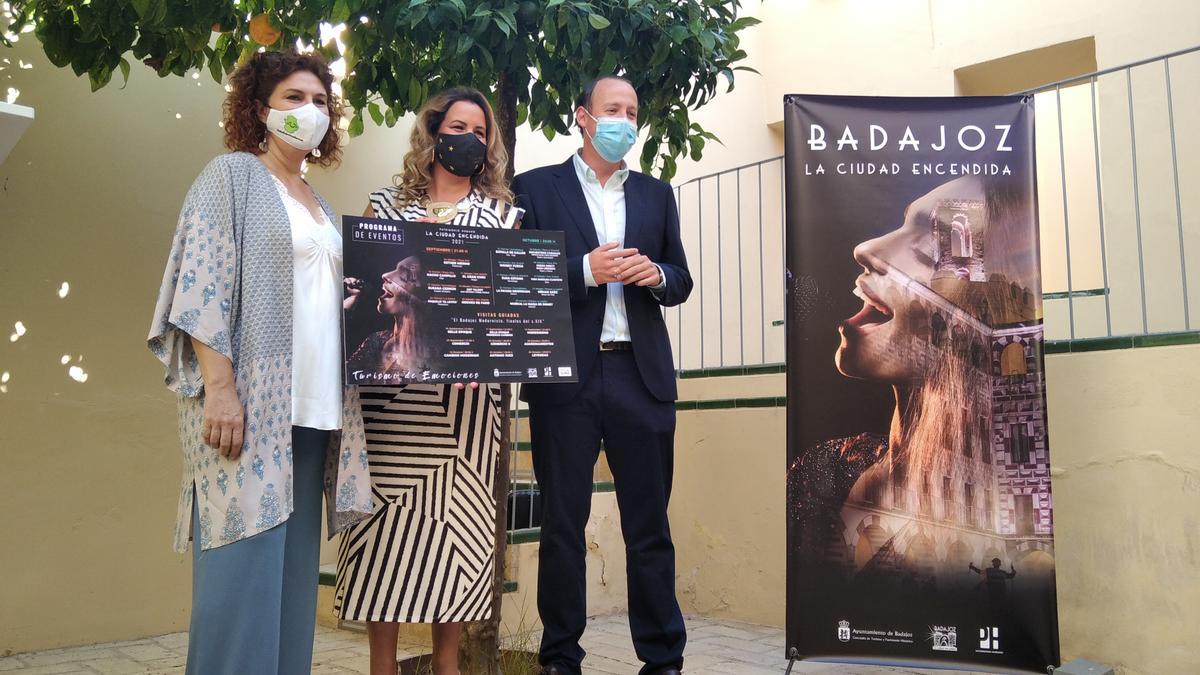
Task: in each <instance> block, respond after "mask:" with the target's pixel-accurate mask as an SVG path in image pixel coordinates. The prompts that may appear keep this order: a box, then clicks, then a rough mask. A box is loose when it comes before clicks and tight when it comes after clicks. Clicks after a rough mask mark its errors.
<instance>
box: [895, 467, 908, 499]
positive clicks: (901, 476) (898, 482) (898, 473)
mask: <svg viewBox="0 0 1200 675" xmlns="http://www.w3.org/2000/svg"><path fill="white" fill-rule="evenodd" d="M906 481H907V476H906V470H905V467H904V464H902V463H900V462H896V463H894V464H892V508H894V509H897V510H899V511H907V510H908V499H907V498H906V492H905V489H904V487H905V482H906Z"/></svg>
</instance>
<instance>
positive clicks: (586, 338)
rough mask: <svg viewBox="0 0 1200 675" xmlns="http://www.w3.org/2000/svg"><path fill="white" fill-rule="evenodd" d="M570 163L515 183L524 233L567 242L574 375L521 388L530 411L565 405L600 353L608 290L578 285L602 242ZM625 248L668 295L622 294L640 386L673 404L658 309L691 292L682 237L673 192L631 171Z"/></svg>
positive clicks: (635, 289) (671, 370) (670, 363)
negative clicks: (659, 276)
mask: <svg viewBox="0 0 1200 675" xmlns="http://www.w3.org/2000/svg"><path fill="white" fill-rule="evenodd" d="M574 162H575V160H574V158H573V157H572V158H569V159H567V161H566V162H563V163H562V164H558V165H556V166H544V167H541V168H539V169H534V170H532V171H527V172H525V173H523V174H521V175H519V176H517V177H516V179H514V180H513V192H514V193H515V194H516V198H517V205H518V206H520V207H521V208H523V209H525V217H524V219H523V220H522V221H521V228H522V229H528V230H558V231H561V232H563V233H564V235H565V238H566V243H567V280H568V285H569V286H570V291H571V322H572V325H573V328H574V334H575V360H576V365H577V367H578V371H579V381H578V382H576V383H569V384H526V385H524V386H523V387H521V398H522V399H524V400H526V401H529V402H531V403H538V402H545V403H566V402H567V401H570V400H571V399H572V398H573V397H574V396H575V394H577V393H578V392H579V389H580V388H581V387H582V386H583V384H584V383H585V382H586V380H587V377H588V376H589V375H590V374H591V372H592V366H593V365H595V362H596V357H597V356H598V355H599V353H600V330H601V327H602V325H603V323H604V308H605V304H606V299H607V290H606V289H605V287H604V286H599V287H588V286H587V284H586V283H585V282H584V279H583V258H584V256H586V255H587V254H588V253H590V252H592V250H594V249H595V248H596V247H597V246H599V245H600V242H599V241H598V238H597V236H596V227H595V225H594V224H593V223H592V215H591V211H590V210H589V209H588V205H587V200H586V198H585V197H584V196H583V187H582V186H581V185H580V184H579V176H577V175H576V173H575V163H574ZM625 247H626V248H636V249H637V250H638V252H639V253H641V254H643V255H645V256H647V257H649V258H650V260H652V261H654V262H655V263H658V265H659V266H660V267H662V271H663V276H664V277H666V281H667V287H666V289H664V290H663V291H662V292H661V294H660V296H661V297H658V298H656V297H655V296H654V294H653V293H651V292H650V289H649V288H647V287H645V286H634V285H628V286H625V287H624V290H625V312H626V314H627V315H628V319H629V335H630V339H631V340H632V341H633V356H634V359H635V360H636V361H637V367H638V372H639V373H640V374H641V376H642V382H643V383H644V384H645V385H646V388H647V389H648V390H650V393H651V394H653V395H654V397H655V398H657V399H658V400H660V401H674V400H675V399H676V397H677V396H678V392H677V389H676V386H675V360H674V358H673V357H672V356H671V340H670V337H669V336H668V335H667V325H666V322H665V321H664V320H663V315H662V307H664V306H666V307H672V306H674V305H678V304H680V303H682V302H683V301H684V300H687V298H688V296H689V295H690V294H691V292H692V275H691V273H690V272H688V266H687V258H686V256H685V255H684V252H683V241H682V240H681V239H680V236H679V210H678V208H677V207H676V205H675V193H674V191H673V190H672V189H671V186H670V185H667V184H666V183H664V182H662V181H660V180H658V179H656V178H651V177H650V176H647V175H645V174H642V173H637V172H635V171H630V172H629V177H628V178H627V179H626V181H625Z"/></svg>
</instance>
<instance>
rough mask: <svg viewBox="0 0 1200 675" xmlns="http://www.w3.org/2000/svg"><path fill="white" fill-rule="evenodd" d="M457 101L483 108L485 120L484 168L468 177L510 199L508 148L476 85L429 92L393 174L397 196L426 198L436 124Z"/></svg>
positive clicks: (489, 191) (482, 190)
mask: <svg viewBox="0 0 1200 675" xmlns="http://www.w3.org/2000/svg"><path fill="white" fill-rule="evenodd" d="M459 101H467V102H469V103H474V104H475V105H477V106H479V107H480V108H481V109H483V116H484V118H485V119H486V120H487V156H486V157H485V159H484V162H483V171H481V172H479V173H478V174H476V175H474V176H472V177H471V187H472V189H474V190H476V191H477V192H479V193H480V194H482V195H483V196H485V197H488V198H491V199H498V200H500V201H501V202H504V203H505V204H508V205H511V204H512V202H513V194H512V191H511V190H509V189H508V183H507V181H506V180H505V173H507V170H508V152H507V151H505V149H504V144H503V143H502V142H501V141H500V134H499V131H498V130H497V129H496V115H495V114H494V113H493V112H492V106H491V104H490V103H488V100H487V97H485V96H484V95H483V94H482V93H481V92H480V91H479V90H478V89H474V88H472V87H454V88H452V89H447V90H445V91H443V92H441V93H439V94H435V95H434V96H431V97H430V98H429V100H427V101H425V105H423V106H421V110H420V111H418V112H417V123H416V124H415V125H414V126H413V130H412V136H411V137H410V138H409V150H408V153H407V154H405V155H404V169H403V171H402V172H401V173H398V174H396V175H395V176H393V177H392V183H393V184H394V185H395V186H396V187H398V188H400V199H402V200H403V201H404V202H410V201H420V200H421V199H423V198H425V196H426V193H427V191H428V190H429V186H430V185H432V184H433V163H434V162H435V161H437V160H436V158H435V157H434V149H435V148H436V146H437V136H438V128H440V127H441V126H442V121H443V120H445V119H446V112H447V111H448V110H450V106H452V105H454V104H455V103H458V102H459Z"/></svg>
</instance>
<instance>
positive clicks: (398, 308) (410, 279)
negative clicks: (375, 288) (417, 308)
mask: <svg viewBox="0 0 1200 675" xmlns="http://www.w3.org/2000/svg"><path fill="white" fill-rule="evenodd" d="M424 272H425V269H424V266H423V265H422V264H421V259H420V258H418V257H417V256H415V255H411V256H409V257H407V258H405V259H403V260H401V261H400V262H398V263H396V269H394V270H391V271H389V272H384V273H383V275H382V277H381V278H382V279H383V291H382V292H381V293H380V295H379V303H378V309H379V313H380V314H401V313H403V312H404V311H405V310H406V309H411V308H412V307H413V306H414V305H420V304H424V302H425V299H426V298H425V279H424Z"/></svg>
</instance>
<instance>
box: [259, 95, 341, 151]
mask: <svg viewBox="0 0 1200 675" xmlns="http://www.w3.org/2000/svg"><path fill="white" fill-rule="evenodd" d="M267 129H268V130H270V132H271V133H273V134H275V137H276V138H278V139H279V140H281V141H283V142H284V143H287V144H288V145H290V146H292V147H293V148H296V149H297V150H306V151H307V150H313V149H315V148H316V147H317V146H319V145H321V141H323V140H325V132H326V131H328V130H329V115H326V114H325V113H323V112H321V109H320V108H318V107H317V106H315V105H313V104H312V103H305V104H304V105H302V106H300V107H299V108H292V109H291V110H276V109H275V108H271V112H269V113H267Z"/></svg>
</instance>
